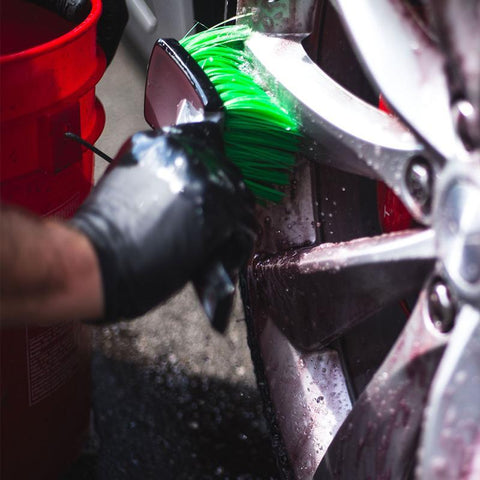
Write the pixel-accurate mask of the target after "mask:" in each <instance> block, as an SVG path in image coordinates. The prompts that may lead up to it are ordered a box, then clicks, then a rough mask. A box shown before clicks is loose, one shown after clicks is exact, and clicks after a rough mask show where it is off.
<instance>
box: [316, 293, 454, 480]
mask: <svg viewBox="0 0 480 480" xmlns="http://www.w3.org/2000/svg"><path fill="white" fill-rule="evenodd" d="M447 340H448V334H440V333H439V332H438V331H437V330H435V328H434V327H433V324H432V323H431V320H430V318H429V315H428V306H427V299H426V292H422V293H421V295H420V297H419V300H418V302H417V305H416V307H415V310H414V311H413V313H412V315H411V317H410V319H409V321H408V323H407V325H406V327H405V328H404V330H403V332H402V333H401V335H400V337H399V338H398V340H397V342H396V343H395V345H394V347H393V348H392V350H391V351H390V354H389V355H388V357H387V358H386V360H385V361H384V363H383V364H382V365H381V367H380V368H379V369H378V371H377V373H376V374H375V376H374V377H373V379H372V381H371V382H370V383H369V385H368V386H367V388H366V389H365V391H364V392H363V393H362V394H361V395H360V397H359V399H358V400H357V402H356V403H355V405H354V407H353V410H352V411H351V413H350V415H349V416H348V417H347V419H346V420H345V422H344V423H343V425H342V427H341V428H340V430H339V431H338V433H337V435H336V436H335V438H334V440H333V442H332V444H331V445H330V447H329V449H328V451H327V454H326V456H325V458H324V459H323V461H322V463H321V464H320V467H319V469H318V471H317V473H316V476H315V477H314V478H331V477H333V478H338V479H351V478H409V477H408V473H409V472H410V469H411V468H412V464H411V460H412V458H413V457H412V454H413V452H414V451H415V447H416V441H417V438H418V434H419V430H420V425H421V420H422V414H423V407H424V405H425V403H426V401H427V393H428V387H429V385H430V382H431V380H432V377H433V375H434V373H435V371H436V368H437V365H438V362H439V361H440V358H441V355H442V353H443V351H444V348H445V345H446V342H447Z"/></svg>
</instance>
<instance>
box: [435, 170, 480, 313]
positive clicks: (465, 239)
mask: <svg viewBox="0 0 480 480" xmlns="http://www.w3.org/2000/svg"><path fill="white" fill-rule="evenodd" d="M457 167H458V165H457ZM455 170H457V168H455ZM462 170H463V171H461V172H460V173H458V172H455V173H453V169H452V170H450V171H448V170H447V171H446V172H445V173H446V175H445V180H444V182H442V185H441V186H440V194H439V202H438V204H437V208H436V212H435V215H434V218H435V220H434V226H435V230H436V234H437V247H438V258H439V261H440V270H441V271H440V274H442V275H445V277H446V278H447V280H448V283H449V284H450V286H451V288H452V289H453V293H454V295H455V296H456V297H458V298H459V299H460V300H463V301H466V302H469V303H475V304H478V303H479V302H480V168H479V166H478V164H477V163H476V162H475V163H472V164H470V165H469V166H468V167H467V166H465V167H464V168H463V169H462Z"/></svg>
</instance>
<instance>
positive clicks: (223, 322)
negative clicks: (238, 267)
mask: <svg viewBox="0 0 480 480" xmlns="http://www.w3.org/2000/svg"><path fill="white" fill-rule="evenodd" d="M193 285H194V287H195V291H196V292H197V296H198V299H199V300H200V303H201V304H202V307H203V310H204V311H205V314H206V315H207V317H208V319H209V320H210V324H211V325H212V327H213V328H214V329H215V330H217V331H218V332H220V333H224V332H225V330H226V328H227V325H228V319H229V317H230V313H231V311H232V305H233V298H234V295H235V281H234V279H232V278H231V276H230V274H229V273H228V272H227V270H226V268H225V267H224V265H223V264H222V263H221V262H220V261H217V262H214V263H212V264H211V265H209V266H208V267H207V268H206V269H205V270H204V271H203V272H202V273H201V274H200V275H198V276H197V278H196V279H195V280H194V282H193Z"/></svg>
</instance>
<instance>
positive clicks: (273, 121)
mask: <svg viewBox="0 0 480 480" xmlns="http://www.w3.org/2000/svg"><path fill="white" fill-rule="evenodd" d="M250 33H251V30H250V28H249V27H248V26H246V25H231V26H223V27H216V28H213V29H210V30H206V31H204V32H201V33H198V34H195V35H192V36H189V37H185V38H184V39H182V40H181V41H180V42H178V41H176V40H173V39H159V40H158V41H157V43H156V44H155V46H154V48H153V51H152V55H151V58H150V63H149V68H148V75H147V86H146V91H145V92H146V93H145V119H146V120H147V122H148V123H149V124H150V126H151V127H153V128H162V127H165V126H170V125H178V124H181V123H191V122H213V123H215V124H217V125H218V126H219V128H221V129H222V130H223V138H224V144H225V153H226V156H227V158H228V159H229V160H230V161H231V162H232V163H234V164H235V165H236V166H237V167H238V168H239V170H240V172H241V173H242V176H243V178H244V181H245V183H246V185H247V186H248V188H249V189H250V190H251V192H252V193H253V194H254V195H255V197H256V198H257V200H258V201H259V202H261V203H265V202H267V201H271V202H279V201H280V200H281V199H282V197H283V193H282V192H281V191H280V190H279V189H278V188H277V187H278V186H281V185H287V184H289V175H290V171H291V169H292V168H293V166H294V163H295V154H296V152H297V151H298V149H299V143H300V134H299V127H298V125H297V123H296V121H295V120H294V119H293V117H291V116H290V115H289V114H288V112H287V111H286V110H285V109H283V108H282V107H281V106H280V105H278V104H277V103H275V101H274V100H273V99H272V98H271V97H270V96H269V95H268V94H267V93H266V92H265V91H264V90H263V89H262V87H261V86H260V85H259V84H258V83H257V82H256V80H255V69H254V67H253V61H252V59H251V58H249V55H248V54H247V52H246V51H245V48H244V45H245V41H246V40H247V39H248V37H249V35H250ZM232 277H233V275H232V272H229V269H228V267H227V266H226V264H225V262H223V263H222V261H218V262H214V263H213V264H212V265H210V266H209V267H208V268H207V269H206V270H205V271H204V272H202V274H200V275H199V276H198V278H196V279H195V280H194V285H195V289H196V291H197V295H198V296H199V299H200V301H201V303H202V305H203V307H204V310H205V312H206V314H207V316H208V317H209V319H210V321H211V323H212V325H213V326H214V328H216V329H217V330H220V331H223V330H224V329H225V327H226V324H227V320H228V316H229V314H230V311H231V306H232V301H233V295H234V281H235V278H232Z"/></svg>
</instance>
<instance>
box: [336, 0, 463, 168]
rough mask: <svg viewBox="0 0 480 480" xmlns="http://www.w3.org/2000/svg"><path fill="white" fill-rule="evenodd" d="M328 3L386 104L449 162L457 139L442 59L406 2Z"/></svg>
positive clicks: (455, 151)
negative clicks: (334, 10) (341, 21)
mask: <svg viewBox="0 0 480 480" xmlns="http://www.w3.org/2000/svg"><path fill="white" fill-rule="evenodd" d="M333 3H334V5H335V6H336V8H337V10H338V12H339V14H340V16H341V18H342V19H343V21H344V24H345V28H346V30H347V31H348V33H349V34H350V37H351V40H352V43H353V45H354V47H355V49H356V50H357V53H358V56H359V58H360V60H361V61H362V63H363V64H364V66H365V68H366V70H367V71H368V73H369V74H370V77H371V79H372V80H373V82H374V83H375V84H376V85H377V87H378V89H379V91H380V92H382V94H383V95H384V96H385V98H386V99H387V101H388V103H389V105H390V106H391V107H392V108H393V110H394V111H395V112H396V113H397V114H398V115H399V116H400V117H401V118H403V119H404V120H405V122H406V123H407V125H409V126H410V128H412V130H413V131H415V132H416V133H417V134H418V135H419V136H420V137H421V138H422V139H423V140H424V141H425V142H426V143H428V144H429V145H430V146H431V147H432V148H433V149H434V150H435V151H436V152H437V153H438V154H439V155H440V156H441V157H443V158H445V159H452V158H454V157H455V155H456V153H457V150H458V140H457V137H456V134H455V130H454V128H453V125H452V116H451V109H450V101H451V99H450V92H449V88H448V84H447V78H446V74H445V72H444V59H443V55H442V53H441V52H440V51H439V49H438V48H437V46H436V45H435V43H434V42H433V40H432V39H431V38H429V36H428V35H427V33H426V32H425V30H424V29H423V28H421V27H420V25H419V23H418V22H417V21H416V20H415V17H414V15H413V14H412V12H411V11H410V10H409V7H408V6H407V5H406V3H404V2H384V1H377V0H365V1H361V2H352V1H349V0H335V1H334V2H333ZM386 25H388V28H385V26H386Z"/></svg>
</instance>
